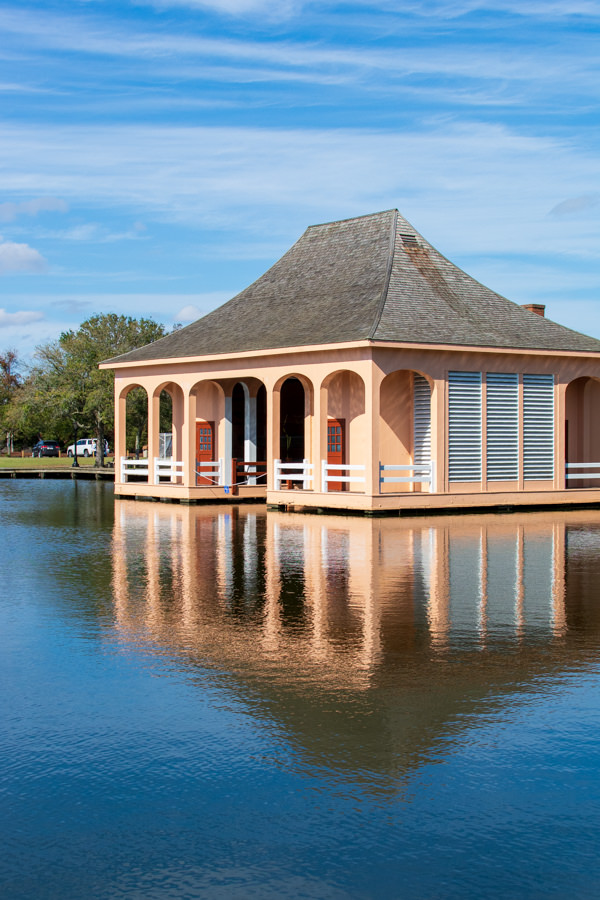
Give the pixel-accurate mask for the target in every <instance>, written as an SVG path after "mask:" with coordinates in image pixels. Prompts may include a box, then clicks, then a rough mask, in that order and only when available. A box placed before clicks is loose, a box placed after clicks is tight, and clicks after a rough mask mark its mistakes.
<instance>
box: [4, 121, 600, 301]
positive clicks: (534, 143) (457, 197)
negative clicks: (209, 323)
mask: <svg viewBox="0 0 600 900" xmlns="http://www.w3.org/2000/svg"><path fill="white" fill-rule="evenodd" d="M0 137H1V140H0V191H2V190H4V191H8V190H11V189H13V190H14V189H15V188H16V189H19V188H20V187H21V185H22V184H24V183H25V182H27V183H28V184H29V186H30V187H32V186H33V188H35V187H36V186H38V185H39V186H42V185H44V186H46V188H49V189H50V190H52V191H55V192H56V193H59V194H60V195H61V196H63V197H65V198H67V199H68V200H69V202H72V203H74V204H80V203H86V204H87V205H88V206H89V205H92V204H95V205H96V207H97V208H98V209H104V210H106V209H110V210H111V212H112V213H115V212H117V211H118V212H119V213H120V212H122V211H123V210H125V211H126V213H127V215H129V216H131V218H132V219H136V218H143V219H144V220H146V221H147V220H149V219H153V220H154V221H157V220H158V221H160V220H162V221H163V222H180V223H184V224H185V225H186V226H188V227H194V228H204V229H208V230H210V232H211V233H212V234H218V232H219V230H221V229H223V230H227V231H228V232H230V233H231V231H232V229H235V232H236V240H238V241H239V240H240V236H241V238H242V240H243V241H244V242H245V241H247V240H250V241H256V240H258V241H259V242H263V241H264V239H265V238H264V236H265V235H267V234H268V235H276V236H277V240H276V242H275V243H276V244H277V246H278V248H281V249H284V248H285V244H286V243H287V242H288V241H289V239H290V238H293V237H294V236H295V235H296V236H297V234H298V233H299V232H300V231H302V230H303V229H304V228H305V227H306V226H307V225H308V224H312V223H315V222H319V221H327V220H330V219H335V218H343V217H346V216H352V215H357V214H362V213H367V212H372V211H375V210H377V209H385V208H389V207H390V206H398V207H399V208H400V211H401V212H402V213H403V214H404V215H406V216H407V217H408V218H411V215H414V214H415V213H416V214H418V220H417V221H415V223H414V224H415V226H416V227H420V228H421V229H422V230H423V231H424V234H425V235H426V236H427V237H429V238H430V239H431V240H432V242H434V243H435V242H436V240H438V241H439V242H440V246H441V247H443V246H444V243H443V242H442V239H443V241H445V249H446V250H452V251H456V249H457V248H459V249H460V250H461V251H464V248H465V247H469V248H470V250H471V251H473V252H482V251H483V252H489V251H493V252H494V253H501V252H503V251H511V252H520V253H522V252H529V253H533V252H554V251H558V252H560V253H569V252H573V253H580V254H587V253H589V254H592V255H593V254H598V252H599V248H598V242H597V236H596V233H595V229H594V228H593V227H592V226H593V222H591V219H590V217H589V216H587V217H585V218H584V217H581V218H579V219H574V220H573V227H572V228H571V229H570V230H569V233H568V235H565V233H564V229H561V228H560V227H559V223H558V221H557V219H556V218H555V217H550V216H548V210H549V209H552V208H553V207H555V206H556V205H557V203H560V202H562V200H563V198H564V197H565V196H566V197H580V196H587V195H588V194H589V185H590V184H598V183H599V182H600V160H599V159H598V156H597V154H595V153H593V152H591V151H588V150H587V149H582V148H579V147H577V145H576V144H574V143H573V142H569V141H565V140H557V139H552V138H541V137H527V136H521V135H519V134H516V133H515V132H514V131H511V130H510V129H508V128H504V127H500V126H495V125H485V124H468V123H467V124H463V125H455V124H451V123H448V122H441V123H439V124H437V123H434V124H432V125H431V126H430V127H429V128H423V129H420V130H413V131H410V132H406V133H398V134H393V133H378V132H376V131H372V132H369V131H358V130H351V129H344V130H342V129H339V130H316V129H315V130H312V131H308V130H304V131H303V130H276V129H252V128H247V129H244V128H225V127H222V128H219V127H215V128H209V127H199V128H193V127H188V128H185V127H182V128H178V127H171V126H166V125H163V126H161V127H151V126H139V127H138V126H133V125H132V126H127V125H114V126H111V127H107V126H105V125H102V126H87V127H81V128H79V127H76V126H73V127H55V128H52V129H50V128H49V129H47V130H46V129H44V128H43V127H41V126H39V127H35V128H33V127H31V128H27V127H16V126H12V127H5V128H4V129H2V130H1V132H0ZM558 190H560V194H558V195H557V191H558ZM592 212H593V211H592ZM215 242H216V243H218V241H215ZM211 243H212V241H211ZM199 249H200V251H201V250H202V248H199ZM31 252H33V253H35V251H31ZM30 262H31V264H33V259H31V260H30ZM39 264H40V262H39V260H38V265H39ZM180 305H181V304H180Z"/></svg>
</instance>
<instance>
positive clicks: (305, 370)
mask: <svg viewBox="0 0 600 900" xmlns="http://www.w3.org/2000/svg"><path fill="white" fill-rule="evenodd" d="M102 365H103V367H104V368H112V369H114V370H115V398H116V454H115V455H116V459H117V460H121V463H120V465H119V463H118V462H117V468H116V473H115V490H116V493H117V494H120V495H129V496H132V495H136V496H142V497H143V496H148V497H165V498H171V499H181V500H184V501H193V500H201V499H211V498H212V499H214V498H223V497H224V496H226V494H230V493H232V492H233V491H239V495H240V496H242V497H244V496H245V497H251V496H264V495H265V493H266V498H267V501H268V502H269V503H273V504H278V505H285V506H295V507H302V506H305V507H331V508H348V509H357V510H366V511H369V510H381V511H385V510H388V511H392V510H407V511H409V510H410V509H415V508H419V507H420V508H423V507H425V508H466V507H473V506H491V505H507V506H512V505H515V504H517V505H519V504H529V505H538V504H545V503H563V502H564V503H574V502H590V501H592V502H593V501H595V500H598V501H600V489H597V488H600V416H599V415H598V414H597V413H596V414H595V410H600V341H598V340H596V339H594V338H591V337H587V336H586V335H584V334H580V333H578V332H576V331H572V330H570V329H568V328H565V327H563V326H562V325H558V324H556V323H554V322H551V321H549V320H548V319H546V318H545V317H544V307H543V306H541V305H537V304H530V305H527V306H524V307H523V306H518V305H517V304H515V303H511V302H510V301H509V300H506V299H505V298H504V297H501V296H500V295H499V294H496V293H494V292H493V291H491V290H489V289H488V288H486V287H484V286H483V285H481V284H479V283H478V282H477V281H475V280H474V279H473V278H471V277H470V276H469V275H467V274H466V273H465V272H463V271H462V270H461V269H459V268H458V267H457V266H455V265H454V264H453V263H451V262H449V261H448V260H447V259H445V258H444V257H443V256H442V255H441V254H440V253H438V251H437V250H435V248H434V247H432V246H431V245H430V244H429V243H428V242H427V241H426V240H425V239H424V238H423V237H422V236H421V235H420V234H419V233H418V232H417V231H415V229H414V228H413V227H412V226H411V225H410V223H409V222H407V221H406V219H404V218H402V216H400V215H399V213H398V212H397V211H396V210H388V211H385V212H380V213H375V214H374V215H369V216H363V217H360V218H356V219H348V220H345V221H341V222H331V223H327V224H324V225H314V226H312V227H310V228H308V229H307V230H306V232H305V233H304V234H303V235H302V237H301V238H300V239H299V240H298V241H297V243H295V244H294V245H293V247H291V248H290V250H288V252H287V253H286V254H285V255H284V256H282V258H281V259H280V260H279V261H278V262H276V263H275V265H274V266H272V267H271V268H270V269H269V270H268V271H267V272H266V273H265V274H264V275H263V276H261V277H260V278H259V279H258V280H257V281H256V282H254V284H252V285H250V287H248V288H246V289H245V290H244V291H242V292H241V293H240V294H238V295H237V296H236V297H234V298H233V299H232V300H230V301H229V302H228V303H225V304H224V305H223V306H221V307H220V308H219V309H217V310H215V311H214V312H211V313H209V314H208V315H207V316H204V318H202V319H199V320H198V321H197V322H194V323H193V324H191V325H188V326H187V327H186V328H182V329H181V330H180V331H178V332H175V333H173V334H170V335H168V336H167V337H164V338H162V339H160V340H158V341H156V342H155V343H153V344H149V345H147V346H145V347H141V348H139V349H137V350H133V351H131V352H130V353H126V354H124V355H122V356H118V357H116V358H115V359H112V360H108V361H107V362H105V363H103V364H102ZM136 386H141V387H142V388H144V389H145V390H146V391H147V394H148V398H149V399H148V426H149V427H148V447H149V449H148V460H145V461H142V460H139V461H131V460H127V448H126V446H125V424H126V409H127V402H126V398H127V394H128V392H129V391H130V390H131V389H132V388H133V387H136ZM163 390H165V391H167V393H168V394H170V396H171V398H172V408H173V428H172V434H173V455H172V457H171V458H170V459H164V458H161V456H160V450H159V430H160V429H159V397H160V394H161V391H163ZM236 485H237V486H236ZM595 486H596V487H595Z"/></svg>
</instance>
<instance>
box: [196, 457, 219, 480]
mask: <svg viewBox="0 0 600 900" xmlns="http://www.w3.org/2000/svg"><path fill="white" fill-rule="evenodd" d="M196 475H198V476H200V477H202V478H210V480H211V481H212V483H213V484H214V485H220V486H222V485H224V484H225V460H224V459H223V458H221V459H213V460H206V462H199V461H198V460H196Z"/></svg>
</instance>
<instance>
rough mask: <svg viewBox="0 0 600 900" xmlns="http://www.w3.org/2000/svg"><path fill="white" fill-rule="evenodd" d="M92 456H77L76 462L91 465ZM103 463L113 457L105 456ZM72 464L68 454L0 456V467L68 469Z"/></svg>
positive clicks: (111, 460)
mask: <svg viewBox="0 0 600 900" xmlns="http://www.w3.org/2000/svg"><path fill="white" fill-rule="evenodd" d="M95 461H96V460H95V457H93V456H88V457H85V456H78V457H77V462H78V463H79V465H80V466H93V465H94V463H95ZM104 461H105V463H107V462H111V463H112V462H113V458H112V456H111V457H105V458H104ZM72 465H73V459H72V457H70V456H66V455H65V456H61V457H60V458H59V457H56V456H42V458H41V459H37V457H36V458H35V459H33V458H32V457H31V455H29V456H26V457H24V458H21V457H8V456H0V469H70V468H71V466H72Z"/></svg>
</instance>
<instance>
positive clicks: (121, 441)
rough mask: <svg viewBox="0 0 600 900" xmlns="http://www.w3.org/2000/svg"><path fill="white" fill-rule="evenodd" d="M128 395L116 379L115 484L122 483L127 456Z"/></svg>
mask: <svg viewBox="0 0 600 900" xmlns="http://www.w3.org/2000/svg"><path fill="white" fill-rule="evenodd" d="M126 424H127V393H126V392H125V390H124V388H123V383H122V381H120V380H119V379H118V378H115V483H117V482H118V483H120V482H121V458H122V457H123V456H127V434H126Z"/></svg>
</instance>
